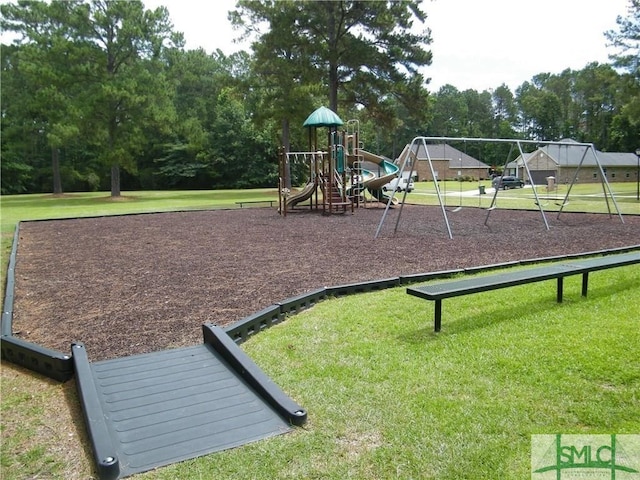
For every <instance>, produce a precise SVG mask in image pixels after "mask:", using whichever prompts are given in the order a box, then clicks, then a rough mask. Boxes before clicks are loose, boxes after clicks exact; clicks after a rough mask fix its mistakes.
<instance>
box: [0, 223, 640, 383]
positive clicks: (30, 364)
mask: <svg viewBox="0 0 640 480" xmlns="http://www.w3.org/2000/svg"><path fill="white" fill-rule="evenodd" d="M132 215H139V214H132ZM31 221H39V220H30V222H31ZM21 223H23V222H18V223H17V225H16V229H15V233H14V237H13V246H12V249H11V254H10V257H9V265H8V268H7V278H6V287H5V297H4V303H3V310H2V327H1V331H0V333H1V336H0V350H1V354H2V359H3V360H7V361H9V362H12V363H15V364H17V365H20V366H22V367H24V368H26V369H28V370H32V371H34V372H37V373H40V374H42V375H44V376H46V377H49V378H52V379H54V380H58V381H60V382H65V381H67V380H69V379H71V378H72V377H73V375H74V362H73V358H72V355H70V354H65V353H62V352H59V351H57V350H52V349H49V348H46V347H43V346H41V345H38V344H36V343H33V342H28V341H25V340H22V339H21V338H18V337H15V336H14V335H13V325H12V324H13V304H14V289H15V265H16V256H17V251H18V241H19V238H20V225H21ZM635 250H640V244H639V245H633V246H628V247H620V248H614V249H607V250H598V251H593V252H583V253H577V254H569V255H556V256H552V257H540V258H532V259H525V260H519V261H512V262H503V263H495V264H490V265H482V266H477V267H470V268H459V269H451V270H441V271H436V272H428V273H418V274H410V275H401V276H398V277H391V278H385V279H378V280H370V281H366V282H360V283H349V284H344V285H336V286H330V287H322V288H318V289H315V290H312V291H310V292H308V293H305V294H302V295H298V296H294V297H290V298H287V299H285V300H282V301H280V302H276V303H274V304H273V305H271V306H269V307H266V308H264V309H262V310H260V311H258V312H256V313H254V314H252V315H249V316H247V317H245V318H243V319H240V320H238V321H236V322H234V323H232V324H230V325H228V326H226V327H224V328H223V329H222V330H223V331H224V332H225V333H226V334H227V335H228V336H229V337H230V338H231V339H232V340H233V341H234V342H235V343H236V344H237V345H240V344H242V343H244V342H245V341H247V340H248V339H249V338H251V337H253V336H254V335H256V334H257V333H260V332H261V331H263V330H266V329H267V328H270V327H272V326H273V325H276V324H279V323H281V322H282V321H284V320H285V319H286V317H287V315H290V314H296V313H299V312H301V311H303V310H305V309H307V308H310V307H312V306H314V305H315V304H316V303H318V302H320V301H322V300H326V299H329V298H336V297H342V296H346V295H352V294H357V293H365V292H371V291H378V290H384V289H387V288H393V287H398V286H402V285H408V284H412V283H417V282H426V281H430V280H436V279H442V278H449V277H452V276H454V275H458V274H464V275H470V274H476V273H479V272H486V271H490V270H497V269H502V268H508V267H515V266H523V265H530V264H533V263H548V262H554V261H558V260H566V259H571V258H573V259H575V258H586V257H593V256H602V255H610V254H614V253H625V252H632V251H635Z"/></svg>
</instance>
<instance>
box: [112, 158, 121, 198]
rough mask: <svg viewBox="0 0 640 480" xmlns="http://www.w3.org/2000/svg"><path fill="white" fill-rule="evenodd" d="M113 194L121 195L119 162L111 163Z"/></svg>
mask: <svg viewBox="0 0 640 480" xmlns="http://www.w3.org/2000/svg"><path fill="white" fill-rule="evenodd" d="M111 196H112V197H119V196H120V166H119V165H118V164H117V163H114V164H113V165H111Z"/></svg>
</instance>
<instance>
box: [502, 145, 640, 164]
mask: <svg viewBox="0 0 640 480" xmlns="http://www.w3.org/2000/svg"><path fill="white" fill-rule="evenodd" d="M560 141H561V142H563V143H566V145H558V144H554V145H545V146H544V147H540V148H539V149H538V150H536V151H535V152H531V153H525V154H524V158H525V160H526V161H527V162H528V161H529V159H530V158H532V157H533V156H535V155H537V154H538V153H539V152H544V153H545V154H546V155H547V156H548V157H549V158H550V159H551V160H552V161H554V162H555V164H556V165H558V166H559V167H577V166H578V165H580V161H581V160H582V157H583V156H584V161H582V166H584V167H592V166H596V165H597V163H596V155H597V157H598V161H599V162H600V165H601V166H602V167H629V166H636V164H637V162H638V159H637V157H636V155H635V153H625V152H601V151H599V150H596V151H595V155H594V151H593V149H591V148H589V147H586V146H584V145H572V144H577V143H578V142H576V141H575V140H572V139H570V138H565V139H562V140H560ZM585 152H586V153H585ZM516 165H522V160H521V159H520V157H518V158H516V159H515V160H514V161H512V162H509V164H508V165H507V167H508V168H515V167H516Z"/></svg>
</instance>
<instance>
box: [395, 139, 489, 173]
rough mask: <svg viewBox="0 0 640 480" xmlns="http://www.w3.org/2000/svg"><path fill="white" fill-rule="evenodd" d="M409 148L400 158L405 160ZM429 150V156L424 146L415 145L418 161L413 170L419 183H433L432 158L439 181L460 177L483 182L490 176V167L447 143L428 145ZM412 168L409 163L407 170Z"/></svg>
mask: <svg viewBox="0 0 640 480" xmlns="http://www.w3.org/2000/svg"><path fill="white" fill-rule="evenodd" d="M409 148H411V144H408V145H406V146H405V147H404V150H403V151H402V153H401V154H400V156H399V157H398V158H400V159H401V158H404V157H405V154H406V151H407V150H408V149H409ZM427 149H428V156H427V152H426V151H425V146H424V144H422V143H420V144H414V145H413V153H414V154H415V159H416V160H415V161H416V164H415V166H414V169H413V170H414V172H415V174H417V180H419V181H433V175H432V174H431V169H430V168H429V158H431V163H432V165H433V170H434V173H435V175H436V177H437V178H438V179H439V180H453V179H456V178H458V177H462V178H465V177H466V178H468V179H473V180H478V179H480V180H483V179H486V178H489V176H490V175H489V171H490V170H491V167H490V166H489V165H487V164H486V163H483V162H481V161H480V160H477V159H475V158H474V157H472V156H470V155H467V154H466V153H464V152H461V151H460V150H458V149H457V148H454V147H452V146H451V145H447V144H445V143H440V144H428V145H427ZM411 161H412V159H410V160H409V162H411ZM410 167H411V165H410V164H409V163H407V167H406V169H407V170H409V168H410Z"/></svg>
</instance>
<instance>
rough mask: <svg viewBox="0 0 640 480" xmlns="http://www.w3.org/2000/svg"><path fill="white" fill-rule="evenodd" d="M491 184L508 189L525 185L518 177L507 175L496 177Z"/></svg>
mask: <svg viewBox="0 0 640 480" xmlns="http://www.w3.org/2000/svg"><path fill="white" fill-rule="evenodd" d="M491 185H492V186H493V188H495V189H496V190H497V189H499V188H501V189H503V190H506V189H507V188H522V187H524V182H523V181H522V180H521V179H519V178H518V177H512V176H505V177H502V178H500V177H496V178H494V179H493V180H492V181H491Z"/></svg>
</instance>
